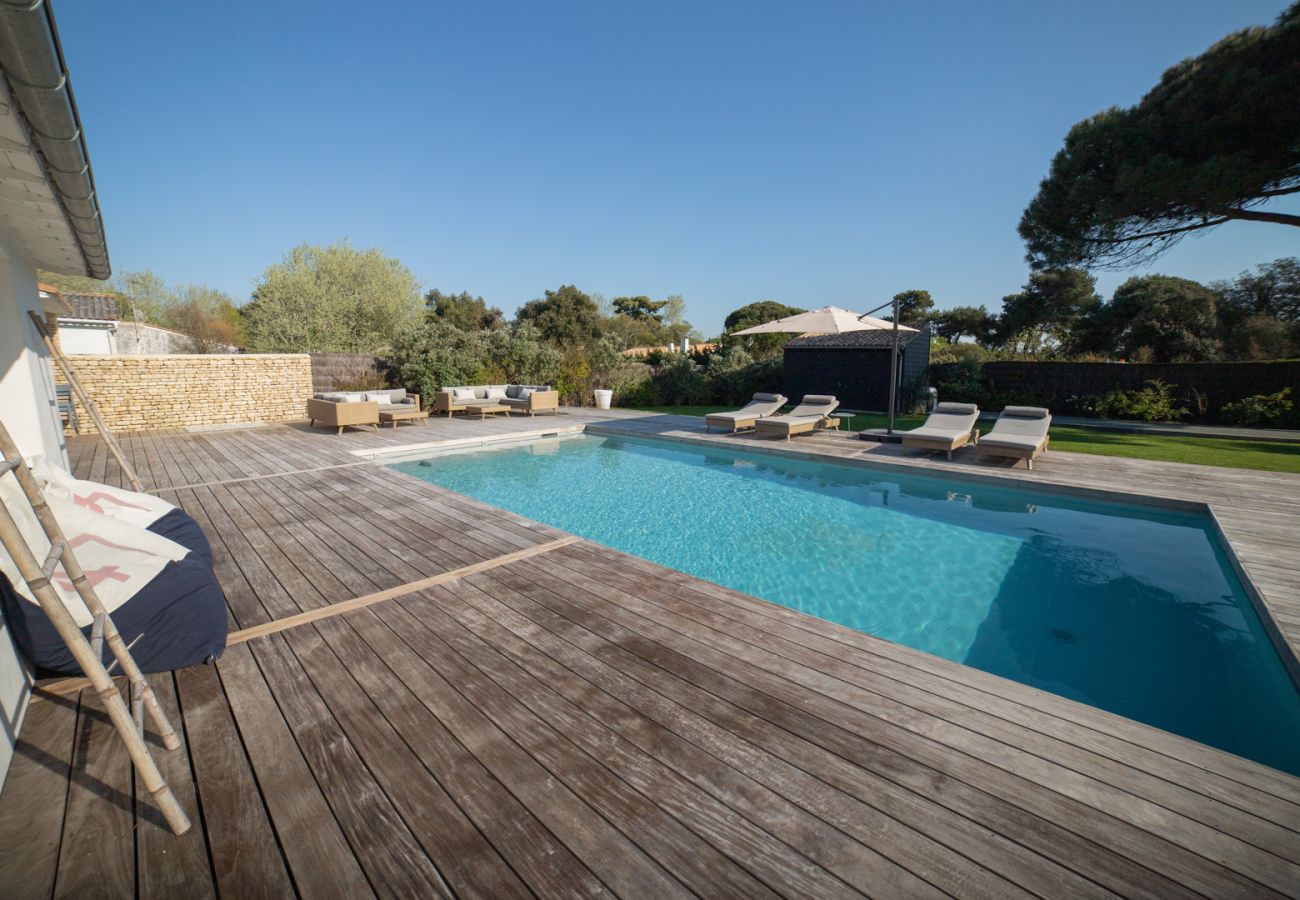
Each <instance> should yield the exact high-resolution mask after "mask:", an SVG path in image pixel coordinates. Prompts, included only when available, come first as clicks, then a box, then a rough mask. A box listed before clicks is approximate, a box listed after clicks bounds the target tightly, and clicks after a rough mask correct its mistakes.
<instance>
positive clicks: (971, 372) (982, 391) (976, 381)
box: [936, 356, 989, 405]
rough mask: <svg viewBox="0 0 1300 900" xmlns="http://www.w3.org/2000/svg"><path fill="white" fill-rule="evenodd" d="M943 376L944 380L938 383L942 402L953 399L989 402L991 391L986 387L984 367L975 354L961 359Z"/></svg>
mask: <svg viewBox="0 0 1300 900" xmlns="http://www.w3.org/2000/svg"><path fill="white" fill-rule="evenodd" d="M942 377H943V378H944V380H943V381H941V382H939V384H938V385H936V387H937V388H938V390H939V401H940V402H941V403H942V402H945V401H948V400H952V401H956V402H958V403H974V404H977V405H987V404H988V401H989V392H988V389H987V388H985V387H984V374H983V367H982V366H981V365H980V361H979V360H978V359H977V358H975V357H974V356H968V357H966V358H965V359H962V360H959V361H958V362H957V363H955V364H954V365H952V366H951V367H950V368H948V369H947V371H946V372H945V373H944V375H943V376H942Z"/></svg>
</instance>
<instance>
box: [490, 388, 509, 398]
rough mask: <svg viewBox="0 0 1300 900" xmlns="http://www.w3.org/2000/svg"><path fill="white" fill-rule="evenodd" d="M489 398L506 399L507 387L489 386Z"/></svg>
mask: <svg viewBox="0 0 1300 900" xmlns="http://www.w3.org/2000/svg"><path fill="white" fill-rule="evenodd" d="M487 399H489V400H504V399H506V389H505V388H495V387H491V388H488V392H487Z"/></svg>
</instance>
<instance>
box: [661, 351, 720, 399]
mask: <svg viewBox="0 0 1300 900" xmlns="http://www.w3.org/2000/svg"><path fill="white" fill-rule="evenodd" d="M654 381H655V385H656V387H657V388H658V392H659V398H660V404H662V405H668V406H685V405H691V404H696V403H708V402H709V400H710V399H711V396H712V391H711V390H710V386H709V382H708V380H707V379H706V378H705V377H704V371H703V369H702V368H701V367H700V366H697V365H696V364H695V363H694V362H692V361H691V358H690V357H689V356H685V355H683V354H680V353H675V354H671V355H670V356H669V357H668V358H667V359H666V360H664V364H663V365H662V366H660V367H659V368H658V370H656V372H655V375H654Z"/></svg>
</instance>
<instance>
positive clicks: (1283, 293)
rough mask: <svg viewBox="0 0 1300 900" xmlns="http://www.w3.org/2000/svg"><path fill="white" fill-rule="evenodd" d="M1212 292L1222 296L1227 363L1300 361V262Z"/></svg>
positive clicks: (1281, 262)
mask: <svg viewBox="0 0 1300 900" xmlns="http://www.w3.org/2000/svg"><path fill="white" fill-rule="evenodd" d="M1210 288H1211V290H1213V291H1214V292H1215V293H1217V294H1218V295H1219V336H1220V340H1221V341H1222V344H1223V355H1224V356H1225V357H1226V358H1227V359H1243V360H1245V359H1285V358H1288V357H1293V356H1300V259H1297V258H1296V257H1294V256H1291V257H1287V258H1285V259H1277V260H1274V261H1273V262H1271V263H1265V264H1264V265H1261V266H1257V267H1256V268H1255V271H1253V272H1242V273H1241V274H1240V275H1238V276H1237V277H1236V278H1235V279H1233V280H1231V281H1218V282H1215V283H1214V284H1211V285H1210Z"/></svg>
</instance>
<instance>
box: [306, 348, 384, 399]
mask: <svg viewBox="0 0 1300 900" xmlns="http://www.w3.org/2000/svg"><path fill="white" fill-rule="evenodd" d="M387 380H388V359H387V358H386V357H383V356H370V355H367V354H364V353H313V354H311V383H312V390H313V391H335V390H343V389H350V390H364V389H365V388H366V387H374V388H376V389H377V388H381V387H383V386H384V384H385V383H386V382H387ZM372 382H373V383H372Z"/></svg>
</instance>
